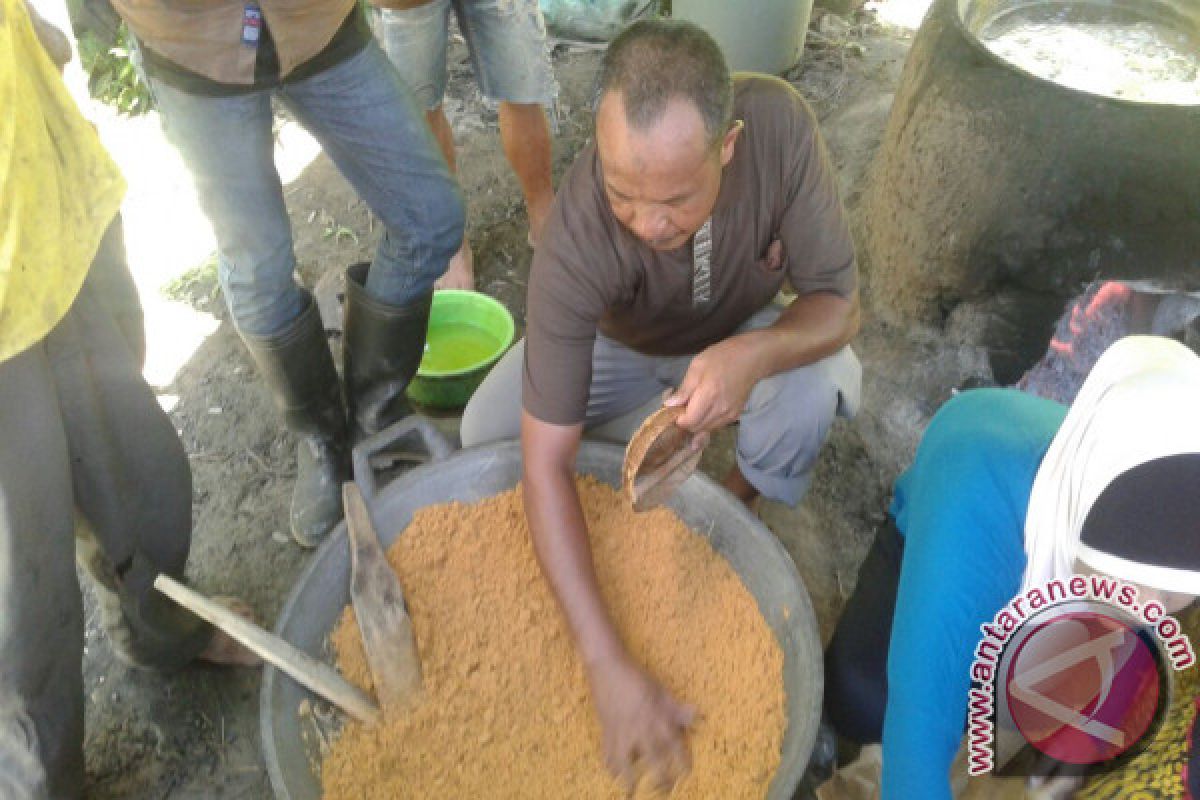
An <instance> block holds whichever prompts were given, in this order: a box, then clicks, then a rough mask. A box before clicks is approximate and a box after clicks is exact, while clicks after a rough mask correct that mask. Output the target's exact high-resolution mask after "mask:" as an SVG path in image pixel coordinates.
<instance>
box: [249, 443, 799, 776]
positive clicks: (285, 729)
mask: <svg viewBox="0 0 1200 800" xmlns="http://www.w3.org/2000/svg"><path fill="white" fill-rule="evenodd" d="M399 424H400V425H401V426H403V425H404V423H403V422H402V423H399ZM395 436H396V432H395V431H384V432H383V433H381V434H379V435H378V436H377V437H374V438H373V439H372V440H368V441H367V442H364V444H363V445H362V446H360V447H361V449H356V451H355V473H356V475H357V476H358V480H359V484H360V486H362V487H363V491H364V493H365V494H366V495H367V500H368V503H369V504H370V506H371V515H372V517H373V518H374V519H375V522H376V524H377V526H378V528H379V534H380V538H381V539H382V540H383V543H384V545H385V546H387V545H389V544H390V543H391V542H392V541H393V540H394V539H395V537H396V536H397V535H399V533H400V532H401V531H402V530H404V528H405V526H407V525H408V523H409V521H410V520H411V519H412V515H413V512H414V511H416V510H417V509H419V508H422V507H423V506H427V505H430V504H433V503H446V502H450V501H455V500H457V501H462V502H473V501H476V500H480V499H482V498H485V497H488V496H490V495H494V494H498V493H499V492H502V491H505V490H507V489H511V488H512V487H513V486H515V485H516V484H517V482H518V480H519V479H520V477H521V451H520V446H519V445H518V444H517V443H515V442H511V443H506V444H499V445H491V446H487V447H481V448H472V449H470V450H465V451H462V452H459V453H455V454H453V455H450V456H449V457H445V458H444V460H437V461H435V463H433V464H430V465H428V466H424V467H419V468H417V469H414V470H412V471H411V472H408V473H406V474H404V475H403V476H401V477H400V478H398V479H397V480H395V481H393V482H392V483H391V484H389V485H388V486H387V487H386V488H384V489H383V490H382V491H378V492H376V491H375V490H374V480H373V478H372V477H371V475H370V474H369V473H370V469H369V467H368V466H367V464H368V461H369V458H370V453H371V452H372V451H374V450H376V449H378V448H381V447H384V446H386V445H387V444H388V443H389V442H390V441H391V440H392V439H394V438H395ZM423 436H424V437H425V438H426V440H427V441H430V440H432V443H433V446H432V447H431V448H430V449H431V451H432V452H433V454H434V456H435V458H439V457H443V456H445V454H446V453H447V452H448V448H446V447H445V445H444V443H442V444H438V441H437V436H436V433H433V434H431V433H430V431H429V429H428V428H425V429H424V430H423ZM623 456H624V451H623V450H622V449H621V448H620V447H617V446H614V445H608V444H599V443H595V442H585V443H584V444H583V446H582V448H581V449H580V452H579V459H578V463H577V467H578V469H579V471H580V472H582V473H585V474H589V475H594V476H595V477H597V478H598V479H600V480H602V481H605V482H606V483H608V484H610V485H612V486H619V485H620V478H621V462H622V459H623ZM670 506H671V508H672V509H674V511H675V512H676V513H677V514H679V516H680V517H681V518H682V519H683V520H684V521H685V522H686V523H687V524H688V525H690V526H691V527H692V529H693V530H696V531H700V532H701V533H703V534H704V535H705V536H707V537H708V538H709V540H710V541H711V542H712V545H713V547H714V548H715V549H716V550H717V552H719V553H720V554H721V555H723V556H724V557H725V558H726V559H728V561H729V564H730V566H732V567H733V569H734V571H735V572H737V574H738V575H739V577H741V579H742V582H743V583H744V584H745V586H746V588H747V589H748V590H749V591H750V593H751V594H752V595H754V598H755V600H757V601H758V607H759V610H760V611H761V612H762V614H763V616H764V617H765V619H766V621H767V624H768V625H770V627H771V630H772V631H773V632H774V633H775V636H776V638H777V639H778V641H779V646H780V647H781V648H782V650H783V655H784V666H783V679H784V684H785V688H786V692H787V713H788V726H787V731H786V733H785V735H784V740H783V757H782V763H781V765H780V768H779V772H778V773H777V774H776V775H775V779H774V781H773V782H772V784H771V791H770V794H769V795H768V798H769V800H789V798H791V797H792V794H793V793H794V792H795V790H796V786H797V785H798V784H799V781H800V777H801V775H802V774H803V772H804V769H805V767H806V766H807V764H808V759H809V755H810V754H811V752H812V747H813V742H814V740H815V738H816V731H817V725H818V723H819V721H820V709H821V692H822V688H823V678H822V667H821V664H822V661H821V642H820V638H819V636H818V633H817V623H816V618H815V617H814V616H813V610H812V604H811V603H810V601H809V598H808V593H807V592H806V591H805V590H804V586H803V584H802V583H801V581H800V576H799V575H798V574H797V572H796V567H795V565H794V564H793V563H792V561H791V558H790V557H789V556H788V554H787V552H786V551H785V550H784V549H783V546H782V545H780V543H779V541H778V540H777V539H776V538H775V537H774V535H772V534H771V532H770V531H769V530H767V528H766V527H765V526H764V525H763V524H762V523H761V522H760V521H759V520H758V518H757V517H755V516H754V515H753V514H751V513H749V512H748V511H747V510H746V509H745V508H744V507H743V506H742V505H741V503H739V502H737V501H736V500H735V499H734V498H733V497H732V496H731V495H730V494H729V493H727V492H726V491H724V490H723V489H721V488H720V487H719V486H717V485H716V484H715V483H714V482H713V481H711V480H709V479H708V478H706V477H704V476H703V475H700V474H696V475H693V476H692V477H691V478H689V479H688V481H687V482H686V483H685V484H684V485H683V486H682V487H681V488H680V489H679V491H678V492H677V493H676V494H675V496H674V498H673V499H672V501H671V503H670ZM349 602H350V553H349V549H348V547H347V543H346V529H345V524H344V523H342V524H339V525H338V527H337V528H336V529H335V530H334V531H333V533H332V534H331V536H330V537H329V540H328V541H326V542H325V544H323V545H322V546H321V548H320V549H319V550H318V551H317V553H316V554H315V555H314V556H313V559H312V561H311V562H310V563H309V565H308V567H307V569H305V570H304V572H303V574H302V575H301V576H300V578H299V580H298V582H297V583H296V585H295V587H294V588H293V589H292V593H291V595H290V596H289V597H288V600H287V603H286V604H285V605H284V607H283V611H282V613H281V614H280V616H279V621H278V624H277V625H276V628H275V630H276V633H278V634H279V635H280V636H282V637H283V638H285V639H287V640H288V641H289V642H292V643H293V644H295V645H296V646H298V647H299V648H301V649H302V650H304V651H305V652H307V653H309V654H310V655H313V656H315V657H318V658H324V657H326V653H325V650H326V647H325V645H326V640H327V638H328V636H329V632H330V630H332V628H333V626H334V624H335V623H336V622H337V619H338V616H339V615H340V614H341V611H342V609H343V608H344V607H345V606H346V604H347V603H349ZM308 697H311V695H310V694H309V693H308V692H307V691H306V690H305V689H303V688H302V687H301V686H299V685H298V684H297V683H295V682H294V681H292V680H291V679H289V678H287V677H286V676H284V675H282V674H281V673H280V672H278V671H277V670H275V669H273V668H271V667H267V668H266V669H265V671H264V674H263V683H262V697H261V710H260V713H261V728H262V740H263V755H264V758H265V759H266V762H267V771H268V773H269V774H270V777H271V785H272V786H273V787H274V789H275V794H276V796H277V797H279V798H281V800H318V798H320V795H321V790H320V784H319V782H318V780H317V777H316V775H315V774H314V771H313V764H315V763H316V762H317V760H318V758H319V757H318V755H317V753H316V752H315V750H314V749H313V748H312V747H311V745H310V744H307V743H305V741H303V740H302V738H301V733H300V731H301V727H300V722H299V720H298V718H297V710H298V708H299V706H300V704H301V701H303V700H304V699H305V698H308Z"/></svg>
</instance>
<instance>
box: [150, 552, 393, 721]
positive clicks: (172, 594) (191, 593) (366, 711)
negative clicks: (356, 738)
mask: <svg viewBox="0 0 1200 800" xmlns="http://www.w3.org/2000/svg"><path fill="white" fill-rule="evenodd" d="M154 588H155V589H158V591H160V592H162V593H163V594H165V595H166V596H167V597H169V598H171V599H172V600H174V601H175V602H176V603H178V604H179V605H181V606H183V607H184V608H186V609H187V610H188V611H191V612H192V613H193V614H195V615H196V616H198V617H200V618H201V619H202V620H205V621H206V622H209V623H211V624H212V625H215V626H216V627H218V628H220V629H221V630H223V631H225V633H227V634H229V635H230V636H231V637H232V638H233V639H234V640H235V641H237V642H238V643H239V644H241V645H242V646H243V647H245V648H246V649H247V650H250V651H251V652H252V653H254V654H255V655H257V656H258V657H259V658H261V659H262V660H263V661H266V662H267V663H268V664H271V665H273V666H274V667H276V668H277V669H279V670H282V671H283V672H285V673H286V674H288V675H290V676H291V677H292V678H293V679H294V680H295V681H296V682H297V683H299V684H301V685H302V686H305V687H307V688H309V689H311V690H312V691H314V692H316V693H317V694H319V695H321V697H324V698H325V699H326V700H328V701H330V702H331V703H333V704H334V705H336V706H337V707H338V708H340V709H342V710H343V711H345V712H347V713H348V714H350V715H351V716H353V717H354V718H356V719H358V720H359V721H361V722H365V723H367V724H372V723H375V722H378V721H379V707H378V706H376V705H375V702H374V701H373V700H372V699H371V698H370V696H368V695H367V694H366V693H365V692H363V691H362V690H361V689H359V688H358V687H357V686H355V685H353V684H351V683H350V682H348V681H347V680H346V679H345V678H343V677H342V676H341V675H339V674H338V672H337V670H335V669H334V668H333V667H331V666H329V665H328V664H324V663H322V662H320V661H317V660H316V659H314V658H312V657H311V656H309V655H308V654H307V653H305V652H303V651H301V650H300V649H298V648H297V647H295V646H294V645H292V644H291V643H289V642H286V641H284V640H283V639H281V638H279V637H278V636H276V635H274V634H272V633H268V632H267V631H265V630H263V629H262V628H260V627H259V626H257V625H255V624H254V623H253V622H251V621H250V620H248V619H246V618H245V617H243V616H241V615H240V614H238V613H236V612H234V611H231V610H229V609H228V608H226V607H225V606H223V605H222V604H220V603H218V602H217V601H215V600H213V599H211V598H208V597H205V596H204V595H202V594H200V593H199V592H197V591H195V590H193V589H189V588H188V587H186V586H184V585H183V584H182V583H180V582H179V581H177V580H174V579H173V578H171V577H170V576H169V575H159V576H158V577H157V578H155V579H154Z"/></svg>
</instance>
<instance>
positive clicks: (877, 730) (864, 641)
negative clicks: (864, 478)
mask: <svg viewBox="0 0 1200 800" xmlns="http://www.w3.org/2000/svg"><path fill="white" fill-rule="evenodd" d="M903 555H904V537H903V536H901V535H900V531H898V530H897V529H896V523H895V521H894V520H893V519H892V518H891V516H888V518H887V520H886V521H885V522H884V523H883V524H881V525H880V526H879V529H878V530H877V531H876V532H875V542H874V544H872V545H871V549H870V551H868V553H867V557H866V559H865V560H864V561H863V563H862V566H861V567H860V568H859V571H858V583H857V585H856V586H855V587H854V594H853V595H851V597H850V600H849V602H847V603H846V608H845V610H844V611H843V612H842V617H841V619H840V620H838V626H837V629H836V630H835V631H834V634H833V640H832V641H830V643H829V648H828V649H827V650H826V651H825V715H826V718H827V719H828V720H829V722H830V723H831V724H832V725H833V728H834V730H835V731H837V733H838V735H839V736H841V737H843V738H845V739H849V740H851V741H853V742H857V743H859V744H871V743H874V742H880V741H883V716H884V712H885V711H886V710H887V652H888V645H889V643H890V642H891V639H892V617H893V616H894V615H895V613H896V592H897V590H898V589H899V586H900V562H901V560H902V559H903Z"/></svg>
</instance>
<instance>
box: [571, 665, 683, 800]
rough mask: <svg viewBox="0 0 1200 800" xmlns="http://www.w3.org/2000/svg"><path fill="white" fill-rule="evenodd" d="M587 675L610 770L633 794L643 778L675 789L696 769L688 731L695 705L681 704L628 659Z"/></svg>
mask: <svg viewBox="0 0 1200 800" xmlns="http://www.w3.org/2000/svg"><path fill="white" fill-rule="evenodd" d="M588 679H589V681H590V683H591V686H592V697H593V700H594V702H595V704H596V713H597V714H598V715H599V716H600V724H601V727H602V728H603V731H604V759H605V763H606V764H607V765H608V768H609V770H611V771H612V773H613V774H614V775H616V776H617V777H618V778H619V779H620V781H621V783H622V784H624V786H625V788H626V790H627V791H629V792H632V791H633V790H634V789H635V788H636V787H637V783H638V781H639V780H640V779H641V778H642V777H643V776H648V777H649V778H650V780H651V781H653V783H654V786H655V787H656V788H657V789H659V790H662V791H670V789H671V787H672V786H674V785H675V783H676V782H677V781H678V780H679V779H680V778H682V777H683V776H684V775H686V774H687V772H688V770H689V769H691V758H690V756H689V754H688V748H687V736H686V732H687V728H688V727H689V726H690V725H691V724H692V721H693V720H694V719H695V716H696V711H695V709H693V708H692V707H691V706H685V705H683V704H681V703H679V702H677V701H676V700H675V699H674V698H673V697H671V695H669V694H667V691H666V690H665V689H663V688H662V687H661V686H659V685H658V684H657V683H656V682H655V681H654V680H653V679H652V678H650V676H648V675H647V674H646V673H645V672H643V671H642V670H641V669H639V668H638V666H637V665H636V664H634V663H633V662H631V661H629V660H627V659H626V658H624V657H619V658H614V659H612V660H609V661H606V662H602V663H599V664H596V665H594V666H592V667H591V668H590V669H589V670H588Z"/></svg>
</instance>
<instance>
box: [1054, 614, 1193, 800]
mask: <svg viewBox="0 0 1200 800" xmlns="http://www.w3.org/2000/svg"><path fill="white" fill-rule="evenodd" d="M1180 622H1181V623H1182V624H1183V629H1184V631H1186V632H1187V634H1188V636H1189V638H1191V640H1192V642H1193V643H1200V638H1197V637H1198V636H1200V609H1198V608H1192V609H1190V610H1189V611H1188V612H1186V613H1185V614H1184V615H1183V617H1182V618H1181V619H1180ZM1193 646H1195V645H1193ZM1173 677H1174V685H1173V686H1172V689H1171V692H1172V694H1171V706H1170V708H1169V709H1168V710H1167V714H1166V717H1165V719H1164V720H1163V725H1162V728H1160V729H1159V731H1158V733H1157V734H1156V735H1155V737H1154V740H1153V741H1152V742H1151V743H1150V745H1149V746H1148V747H1147V748H1146V749H1145V750H1144V751H1143V752H1142V753H1141V754H1139V755H1138V756H1137V757H1136V758H1134V759H1133V760H1132V761H1131V762H1129V763H1128V764H1127V765H1126V766H1125V767H1124V768H1122V769H1120V770H1118V771H1114V772H1109V773H1106V774H1103V775H1097V776H1095V777H1093V778H1090V779H1089V780H1088V782H1087V783H1086V784H1085V785H1084V787H1083V789H1081V790H1080V791H1079V793H1078V794H1076V795H1075V797H1076V800H1193V798H1192V794H1191V793H1190V792H1189V791H1188V788H1187V775H1188V772H1189V770H1188V763H1189V761H1190V757H1191V751H1192V745H1193V741H1192V739H1193V736H1192V734H1193V728H1194V726H1195V723H1196V709H1197V702H1198V700H1200V697H1198V695H1200V667H1198V666H1192V667H1189V668H1188V669H1186V670H1184V671H1183V672H1176V673H1174V675H1173ZM1192 769H1195V768H1194V767H1193V768H1192Z"/></svg>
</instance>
